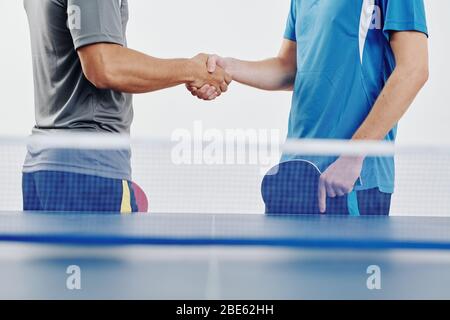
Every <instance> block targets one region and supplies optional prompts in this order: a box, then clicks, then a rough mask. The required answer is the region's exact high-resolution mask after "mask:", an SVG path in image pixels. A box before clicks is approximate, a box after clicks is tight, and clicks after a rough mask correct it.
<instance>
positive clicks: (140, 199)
mask: <svg viewBox="0 0 450 320" xmlns="http://www.w3.org/2000/svg"><path fill="white" fill-rule="evenodd" d="M132 188H133V192H134V197H135V199H136V205H137V207H138V212H141V213H146V212H148V198H147V195H146V194H145V192H144V190H143V189H142V188H141V187H140V186H139V185H138V184H137V183H136V182H133V183H132Z"/></svg>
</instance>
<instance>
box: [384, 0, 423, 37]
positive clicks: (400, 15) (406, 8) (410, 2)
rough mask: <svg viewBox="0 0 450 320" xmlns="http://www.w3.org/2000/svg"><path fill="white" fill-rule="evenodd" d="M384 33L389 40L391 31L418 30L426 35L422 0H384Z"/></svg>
mask: <svg viewBox="0 0 450 320" xmlns="http://www.w3.org/2000/svg"><path fill="white" fill-rule="evenodd" d="M383 2H384V5H385V8H384V9H385V13H384V14H385V22H384V29H383V31H384V34H385V36H386V38H387V39H388V40H389V39H390V36H391V32H392V31H418V32H422V33H424V34H426V35H427V36H428V28H427V19H426V13H425V5H424V1H423V0H406V1H404V0H402V1H399V0H384V1H383Z"/></svg>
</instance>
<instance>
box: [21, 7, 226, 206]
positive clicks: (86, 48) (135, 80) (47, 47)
mask: <svg viewBox="0 0 450 320" xmlns="http://www.w3.org/2000/svg"><path fill="white" fill-rule="evenodd" d="M24 5H25V10H26V12H27V15H28V20H29V25H30V34H31V45H32V53H33V72H34V80H35V81H34V85H35V105H36V126H35V128H34V129H33V134H34V135H52V134H56V133H64V134H71V133H114V134H125V135H128V134H129V132H130V126H131V123H132V120H133V107H132V97H131V94H133V93H146V92H152V91H156V90H161V89H165V88H169V87H173V86H177V85H180V84H186V85H188V86H192V87H197V88H200V87H202V86H204V85H208V86H209V88H210V91H211V93H212V95H213V97H215V96H218V95H220V94H221V93H222V92H225V91H226V90H227V86H228V84H229V83H230V81H231V79H230V77H229V75H227V74H226V73H225V72H224V71H223V70H218V71H217V72H215V73H214V74H212V73H209V72H208V70H207V66H206V62H207V58H208V57H207V56H206V55H198V56H196V57H194V58H192V59H157V58H154V57H151V56H148V55H145V54H143V53H140V52H137V51H134V50H131V49H128V48H127V47H126V36H125V34H126V26H127V22H128V2H127V0H39V1H36V0H24ZM23 171H24V177H23V192H24V209H25V210H57V211H94V210H95V211H134V209H133V208H134V204H133V201H134V199H133V192H132V190H131V192H130V190H127V189H128V188H129V187H130V186H131V168H130V152H129V150H116V151H107V152H106V151H82V150H55V149H45V148H38V147H37V146H33V145H31V146H29V152H28V155H27V157H26V160H25V164H24V169H23ZM129 194H131V197H127V196H126V195H129ZM94 195H95V196H94ZM101 195H103V196H104V198H105V199H103V200H99V199H100V198H102V196H101ZM128 198H130V201H131V204H130V203H124V201H125V202H128V200H126V199H128ZM124 199H125V200H124ZM124 208H125V209H124ZM130 208H131V210H130Z"/></svg>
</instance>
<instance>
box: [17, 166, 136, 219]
mask: <svg viewBox="0 0 450 320" xmlns="http://www.w3.org/2000/svg"><path fill="white" fill-rule="evenodd" d="M22 193H23V209H24V210H25V211H58V212H111V213H114V212H117V213H132V212H137V211H138V209H137V204H136V199H135V195H134V191H133V188H132V183H131V182H129V181H125V180H118V179H108V178H102V177H97V176H91V175H83V174H77V173H69V172H60V171H38V172H34V173H24V174H23V177H22Z"/></svg>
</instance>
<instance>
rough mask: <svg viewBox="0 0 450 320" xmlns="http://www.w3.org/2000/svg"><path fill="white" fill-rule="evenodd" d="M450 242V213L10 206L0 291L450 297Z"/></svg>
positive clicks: (0, 246) (12, 294)
mask: <svg viewBox="0 0 450 320" xmlns="http://www.w3.org/2000/svg"><path fill="white" fill-rule="evenodd" d="M449 249H450V219H448V218H428V217H421V218H410V217H390V218H381V217H379V218H375V217H329V216H302V217H287V216H284V217H283V216H276V217H275V216H273V217H269V216H263V215H254V216H253V215H195V214H151V215H131V216H119V215H109V214H108V215H106V214H42V213H13V212H11V213H0V298H2V299H17V298H18V299H24V298H31V299H46V298H49V299H86V298H87V299H98V298H102V299H108V298H113V299H420V298H424V299H428V298H431V299H449V298H450V250H449ZM71 265H76V266H79V267H80V269H81V275H82V276H81V283H82V288H81V290H69V289H68V288H67V287H66V281H67V278H68V277H69V275H68V274H67V273H66V271H67V268H68V267H69V266H71ZM370 266H377V267H379V268H380V270H381V279H382V280H381V285H382V287H381V289H379V290H370V289H369V288H368V287H367V279H368V277H369V276H370V274H368V268H369V267H370Z"/></svg>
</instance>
